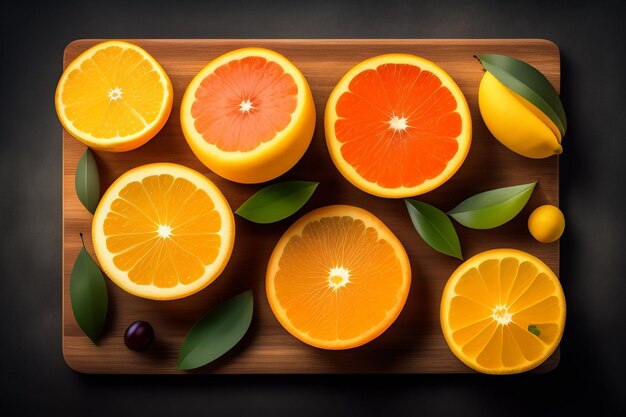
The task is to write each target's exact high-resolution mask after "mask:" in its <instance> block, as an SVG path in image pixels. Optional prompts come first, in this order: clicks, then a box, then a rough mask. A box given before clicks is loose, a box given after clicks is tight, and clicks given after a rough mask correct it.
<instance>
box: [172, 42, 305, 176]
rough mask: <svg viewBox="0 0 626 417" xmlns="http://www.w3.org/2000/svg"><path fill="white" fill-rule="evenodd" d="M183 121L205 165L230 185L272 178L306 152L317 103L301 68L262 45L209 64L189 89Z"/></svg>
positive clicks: (196, 151)
mask: <svg viewBox="0 0 626 417" xmlns="http://www.w3.org/2000/svg"><path fill="white" fill-rule="evenodd" d="M181 125H182V128H183V133H184V135H185V138H186V139H187V142H188V143H189V146H190V147H191V149H192V150H193V152H194V153H195V154H196V156H197V157H198V159H200V161H202V163H204V164H205V165H206V166H207V167H208V168H209V169H211V170H212V171H214V172H215V173H216V174H218V175H220V176H222V177H224V178H226V179H229V180H231V181H235V182H241V183H259V182H264V181H269V180H271V179H273V178H276V177H278V176H279V175H281V174H283V173H285V172H286V171H288V170H289V169H290V168H291V167H293V166H294V165H295V164H296V163H297V162H298V160H299V159H300V158H301V157H302V155H304V153H305V151H306V149H307V148H308V146H309V143H310V142H311V138H312V136H313V130H314V129H315V106H314V104H313V96H312V95H311V90H310V88H309V85H308V84H307V82H306V79H305V78H304V76H303V75H302V73H301V72H300V71H299V70H298V69H297V68H296V67H295V65H293V64H292V63H291V62H290V61H289V60H288V59H287V58H285V57H284V56H282V55H280V54H278V53H276V52H274V51H270V50H268V49H263V48H243V49H238V50H235V51H231V52H229V53H227V54H224V55H222V56H220V57H218V58H216V59H214V60H213V61H211V62H210V63H209V64H208V65H207V66H206V67H205V68H204V69H202V70H201V71H200V73H199V74H198V75H197V76H196V77H195V78H194V79H193V81H192V82H191V83H190V84H189V86H188V87H187V90H186V92H185V95H184V97H183V101H182V104H181Z"/></svg>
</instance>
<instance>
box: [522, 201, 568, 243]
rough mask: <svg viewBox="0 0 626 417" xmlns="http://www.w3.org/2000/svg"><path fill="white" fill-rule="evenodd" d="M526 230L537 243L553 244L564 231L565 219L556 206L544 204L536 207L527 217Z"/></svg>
mask: <svg viewBox="0 0 626 417" xmlns="http://www.w3.org/2000/svg"><path fill="white" fill-rule="evenodd" d="M528 230H530V234H531V235H533V237H534V238H535V239H537V240H538V241H539V242H542V243H550V242H554V241H555V240H558V239H559V238H560V237H561V235H562V234H563V231H564V230H565V217H564V216H563V213H562V212H561V210H559V208H558V207H556V206H553V205H550V204H546V205H544V206H540V207H537V208H536V209H535V210H534V211H533V212H532V213H530V217H528Z"/></svg>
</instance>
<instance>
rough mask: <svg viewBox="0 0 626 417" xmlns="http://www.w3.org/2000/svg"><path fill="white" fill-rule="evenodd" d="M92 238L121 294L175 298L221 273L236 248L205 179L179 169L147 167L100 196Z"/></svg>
mask: <svg viewBox="0 0 626 417" xmlns="http://www.w3.org/2000/svg"><path fill="white" fill-rule="evenodd" d="M92 238H93V246H94V249H95V252H96V256H97V258H98V261H99V262H100V266H101V267H102V270H103V271H104V272H105V274H106V275H107V276H108V277H109V278H110V279H111V280H112V281H113V282H115V283H116V284H117V285H119V286H120V287H121V288H122V289H123V290H125V291H127V292H129V293H131V294H134V295H137V296H139V297H144V298H151V299H155V300H172V299H176V298H182V297H186V296H188V295H191V294H193V293H195V292H197V291H200V290H201V289H203V288H204V287H206V286H207V285H209V284H210V283H211V282H213V280H214V279H215V278H217V277H218V276H219V275H220V273H221V272H222V270H223V269H224V267H225V266H226V264H227V263H228V259H229V258H230V254H231V252H232V249H233V244H234V241H235V221H234V218H233V213H232V211H231V209H230V206H229V205H228V202H227V201H226V199H225V198H224V196H223V195H222V193H221V192H220V190H219V189H218V188H217V187H216V186H215V184H213V183H212V182H211V181H210V180H209V179H207V178H206V177H205V176H203V175H201V174H200V173H198V172H196V171H194V170H192V169H190V168H187V167H184V166H182V165H176V164H170V163H157V164H148V165H143V166H140V167H138V168H135V169H131V170H130V171H128V172H126V173H125V174H123V175H122V176H120V177H119V178H118V179H117V180H116V181H115V182H114V183H113V185H111V186H110V187H109V189H108V190H107V191H106V193H104V196H103V197H102V200H100V203H99V204H98V208H97V209H96V212H95V214H94V217H93V223H92Z"/></svg>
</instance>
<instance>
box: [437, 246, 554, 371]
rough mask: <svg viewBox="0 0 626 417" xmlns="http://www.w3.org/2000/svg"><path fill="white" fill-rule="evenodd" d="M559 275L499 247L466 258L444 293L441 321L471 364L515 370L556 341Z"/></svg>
mask: <svg viewBox="0 0 626 417" xmlns="http://www.w3.org/2000/svg"><path fill="white" fill-rule="evenodd" d="M565 312H566V307H565V296H564V295H563V289H562V288H561V284H560V282H559V279H558V278H557V277H556V275H554V273H553V272H552V270H550V268H549V267H548V266H547V265H546V264H544V263H543V262H542V261H541V260H539V259H537V258H535V257H534V256H532V255H530V254H528V253H526V252H522V251H519V250H516V249H495V250H490V251H486V252H483V253H480V254H478V255H476V256H474V257H472V258H470V259H468V260H467V261H465V262H464V263H463V264H462V265H461V266H460V267H459V268H458V269H457V270H456V271H455V272H454V273H453V274H452V276H451V277H450V279H449V280H448V283H447V284H446V287H445V289H444V291H443V296H442V299H441V327H442V329H443V334H444V336H445V338H446V341H447V342H448V345H449V346H450V349H451V350H452V352H453V353H454V354H455V355H456V356H457V357H458V358H459V359H460V360H461V361H462V362H463V363H465V364H466V365H467V366H469V367H470V368H473V369H475V370H477V371H479V372H484V373H489V374H512V373H518V372H524V371H527V370H530V369H533V368H535V367H537V366H539V365H540V364H541V363H542V362H543V361H545V360H546V359H547V358H548V357H549V356H550V355H551V354H552V353H553V352H554V350H555V349H556V347H557V346H558V344H559V342H560V340H561V335H562V334H563V328H564V326H565Z"/></svg>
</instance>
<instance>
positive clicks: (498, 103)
mask: <svg viewBox="0 0 626 417" xmlns="http://www.w3.org/2000/svg"><path fill="white" fill-rule="evenodd" d="M478 107H479V108H480V114H481V115H482V117H483V120H484V122H485V125H487V128H488V129H489V131H490V132H491V134H492V135H493V136H494V137H495V138H496V139H497V140H498V141H500V143H502V144H503V145H504V146H506V147H507V148H509V149H510V150H512V151H513V152H516V153H518V154H520V155H523V156H525V157H528V158H533V159H541V158H547V157H549V156H552V155H556V154H560V153H561V152H563V147H562V146H561V134H560V132H559V131H558V129H557V128H556V126H554V124H553V123H552V122H551V121H550V119H549V118H548V117H546V116H545V115H544V114H543V113H542V112H541V111H540V110H539V109H538V108H537V107H535V106H533V105H532V104H531V103H530V102H529V101H528V100H526V99H524V98H523V97H521V96H520V95H518V94H516V93H515V92H513V91H511V90H510V89H509V88H507V87H506V86H505V85H504V84H502V83H501V82H500V81H498V79H497V78H496V77H494V76H493V75H492V74H491V73H490V72H485V75H484V76H483V78H482V80H481V81H480V86H479V88H478Z"/></svg>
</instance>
